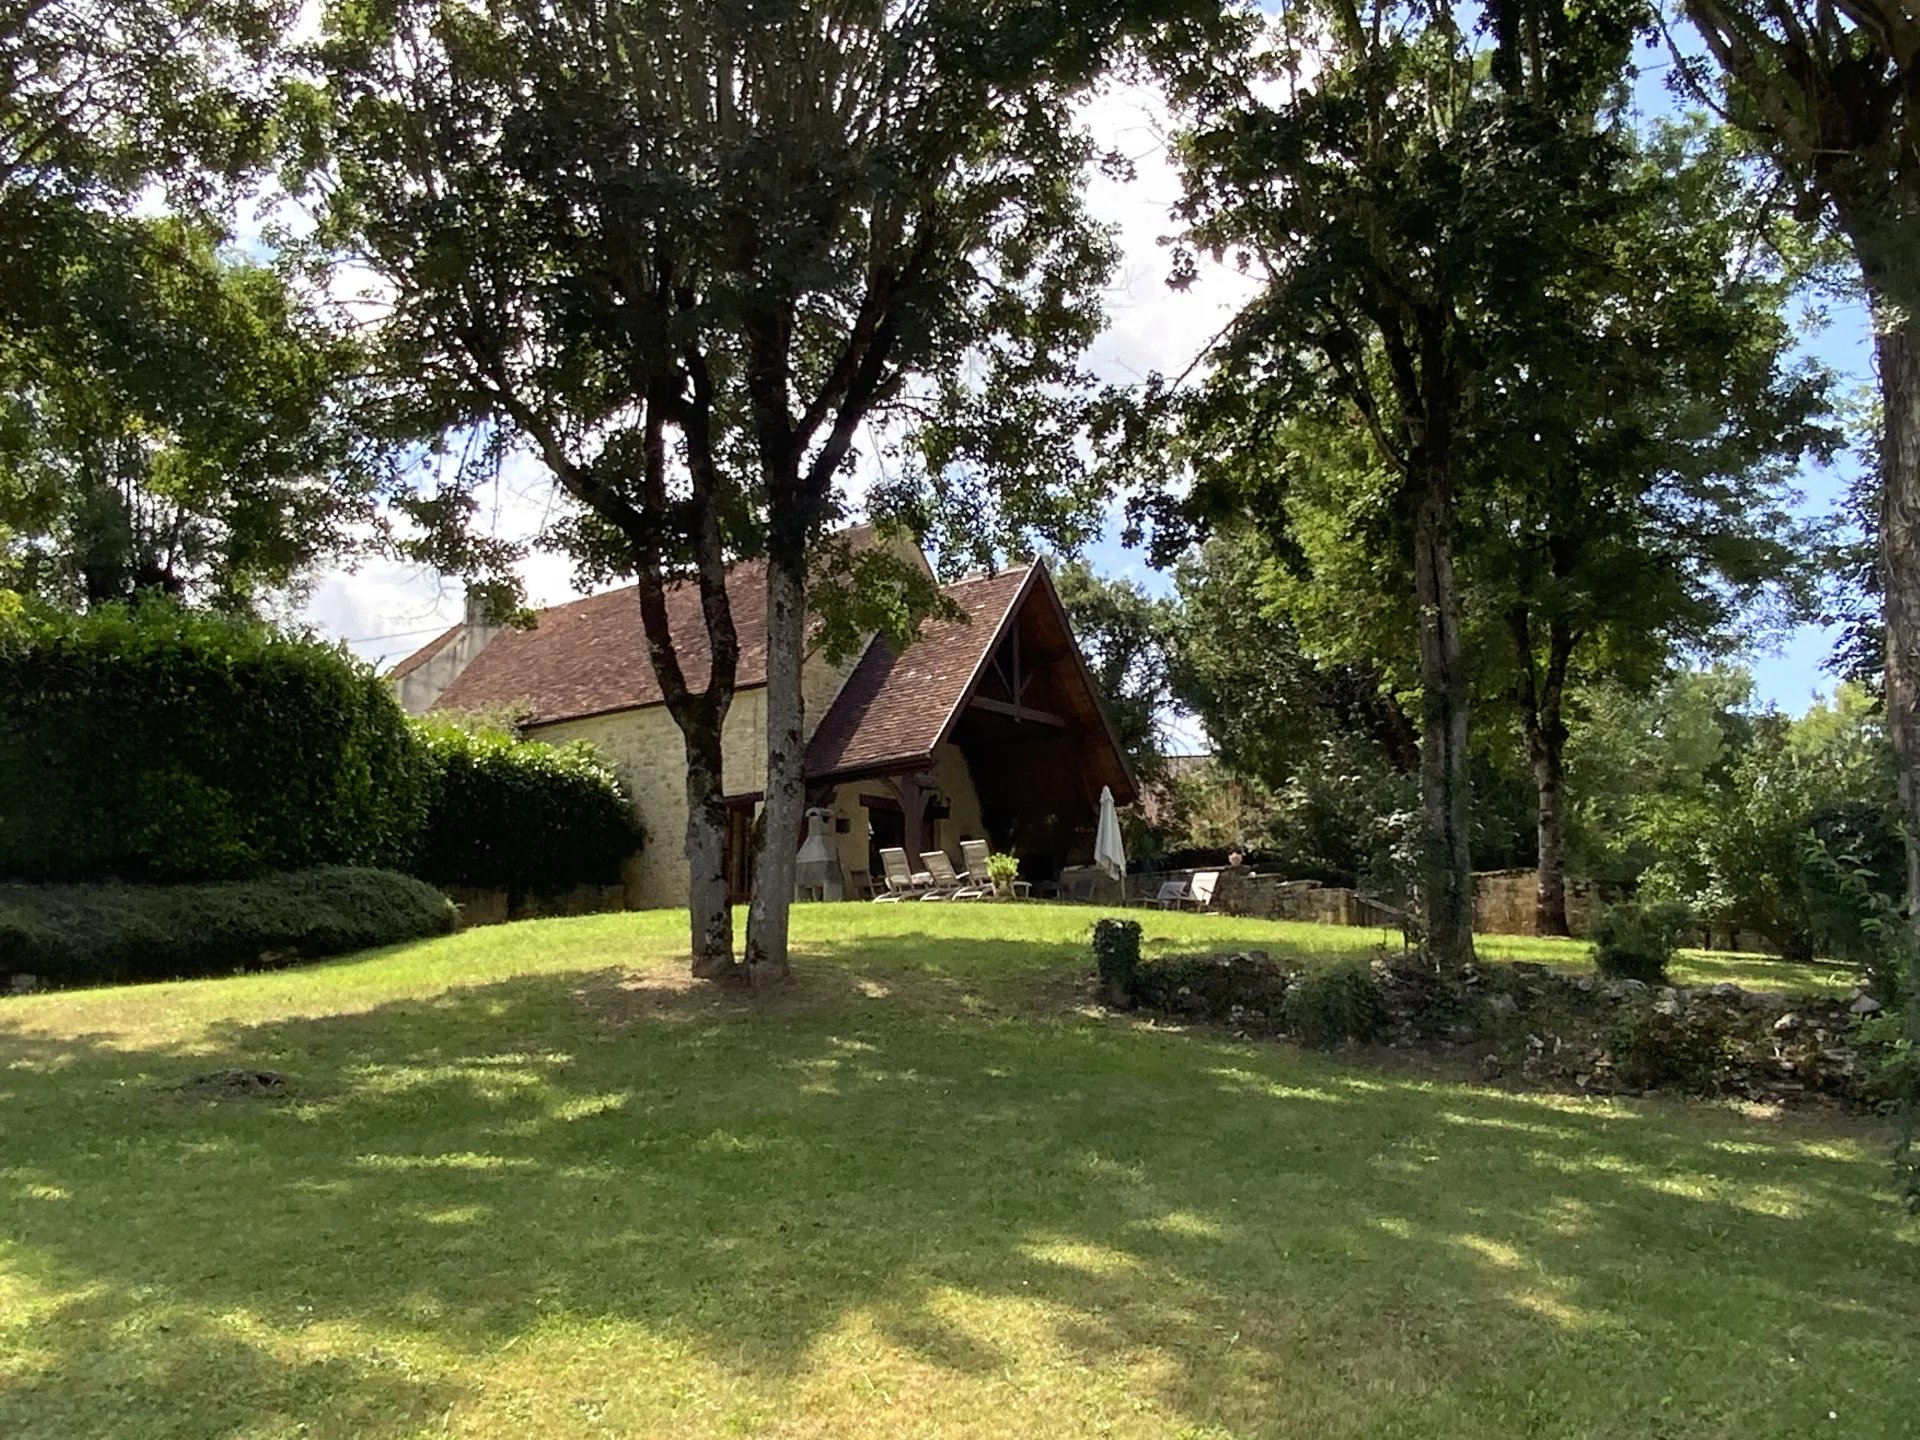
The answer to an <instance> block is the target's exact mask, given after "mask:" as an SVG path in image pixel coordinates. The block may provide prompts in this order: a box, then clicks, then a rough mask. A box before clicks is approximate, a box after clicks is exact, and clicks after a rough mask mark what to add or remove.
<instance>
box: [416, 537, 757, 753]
mask: <svg viewBox="0 0 1920 1440" xmlns="http://www.w3.org/2000/svg"><path fill="white" fill-rule="evenodd" d="M727 598H728V600H729V601H730V602H731V604H732V607H733V626H734V631H735V633H736V634H737V635H738V636H739V639H740V665H739V669H738V671H737V672H736V676H735V680H734V684H735V688H736V689H741V690H747V689H751V688H752V687H754V686H756V685H764V684H766V683H767V586H766V565H765V562H763V561H759V560H743V561H741V562H740V563H738V564H736V565H734V566H733V568H732V569H730V570H729V571H728V572H727ZM667 620H668V624H669V625H670V626H671V629H672V633H673V641H674V647H675V649H677V650H678V651H679V654H680V665H681V668H682V669H683V670H684V671H685V673H686V677H687V683H688V684H689V685H690V686H692V687H693V688H694V689H695V690H699V689H701V688H703V687H704V686H705V685H706V683H707V666H708V654H707V627H706V625H705V623H704V621H703V620H702V618H701V615H700V588H699V586H698V585H696V584H693V583H692V582H687V583H683V584H679V585H675V586H673V587H672V588H671V589H669V590H668V591H667ZM408 663H416V664H417V663H419V662H418V659H417V657H416V659H415V660H414V661H413V662H407V661H403V662H402V664H408ZM395 673H396V674H399V673H400V672H399V671H398V670H396V671H395ZM661 698H662V697H661V694H660V683H659V681H658V680H656V679H655V678H654V674H653V662H652V661H651V660H650V659H648V657H647V637H646V631H645V629H644V628H643V627H642V625H641V623H640V600H639V596H638V594H637V592H636V589H635V587H634V586H631V585H628V586H623V587H622V588H621V589H618V590H609V591H607V592H606V593H605V594H602V595H590V596H588V597H587V598H586V599H585V600H575V601H573V602H571V603H570V604H566V605H555V606H553V607H551V608H549V609H546V610H542V611H540V612H539V614H538V617H537V620H536V623H535V625H534V628H533V629H531V630H502V631H501V632H500V633H499V634H497V635H495V636H494V637H493V638H492V639H491V640H489V641H488V642H487V644H486V647H485V648H484V649H482V650H481V651H480V653H479V654H478V655H476V656H474V657H473V660H472V661H471V663H469V664H468V666H467V668H466V669H464V670H462V671H461V672H460V675H459V677H458V678H457V679H456V680H455V681H454V682H453V683H452V684H451V685H449V686H448V687H447V688H446V690H445V691H444V692H442V694H441V696H440V698H439V699H438V700H437V701H435V702H434V708H435V709H437V710H486V709H491V708H494V707H496V706H504V705H516V704H524V705H526V706H527V707H528V708H529V710H530V712H531V713H530V716H529V718H530V719H531V720H532V721H534V722H535V723H538V724H545V723H549V722H552V721H555V720H573V719H578V718H579V717H581V716H584V715H601V714H605V713H606V712H607V711H610V710H632V709H637V708H638V707H640V706H642V705H658V704H659V703H660V701H661Z"/></svg>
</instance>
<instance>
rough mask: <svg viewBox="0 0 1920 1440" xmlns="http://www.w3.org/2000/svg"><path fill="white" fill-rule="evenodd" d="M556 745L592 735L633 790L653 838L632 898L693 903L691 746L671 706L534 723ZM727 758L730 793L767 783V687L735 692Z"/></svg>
mask: <svg viewBox="0 0 1920 1440" xmlns="http://www.w3.org/2000/svg"><path fill="white" fill-rule="evenodd" d="M528 734H530V735H531V736H533V737H534V738H535V739H538V740H545V741H548V742H549V743H551V744H555V745H560V744H565V743H566V742H567V741H569V740H586V741H590V742H591V743H592V744H593V745H594V747H595V748H596V749H598V750H599V751H600V753H601V754H602V755H604V756H606V757H607V759H608V760H610V761H611V762H612V763H613V766H614V768H615V769H616V770H618V771H619V772H620V778H621V779H622V780H624V781H625V782H626V784H627V788H628V790H629V791H630V792H631V793H632V795H633V808H634V810H635V812H636V813H638V815H639V816H640V823H641V824H643V825H644V826H646V830H647V842H646V844H645V845H643V846H642V847H641V849H640V853H639V854H638V855H635V856H634V857H633V858H632V859H631V860H629V861H628V862H627V864H626V870H625V878H626V895H627V905H628V907H629V908H631V909H635V910H647V909H652V908H653V907H655V906H660V905H684V904H686V903H687V844H686V835H687V751H686V746H685V744H684V743H683V742H682V740H681V738H680V727H679V726H678V725H676V724H674V722H673V716H671V715H669V714H668V713H667V707H666V706H664V705H649V706H647V707H646V708H645V709H644V710H620V711H616V712H614V713H613V714H611V715H589V716H587V717H586V718H585V719H581V720H562V721H559V722H558V723H556V724H552V725H537V726H532V727H529V729H528ZM720 764H721V774H722V779H723V783H724V785H725V787H726V791H727V793H728V794H729V795H738V794H752V793H754V792H756V791H758V790H760V789H762V788H764V786H765V784H766V773H767V771H766V765H767V692H766V691H765V690H762V689H758V688H756V689H753V690H744V691H742V692H741V693H740V694H738V695H735V696H734V697H733V706H732V708H731V709H730V710H728V711H727V723H726V726H725V728H724V729H722V731H721V732H720Z"/></svg>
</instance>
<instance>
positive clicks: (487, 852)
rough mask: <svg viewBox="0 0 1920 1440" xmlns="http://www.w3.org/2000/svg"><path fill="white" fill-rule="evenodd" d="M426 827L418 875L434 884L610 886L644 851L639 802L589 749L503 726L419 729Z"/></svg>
mask: <svg viewBox="0 0 1920 1440" xmlns="http://www.w3.org/2000/svg"><path fill="white" fill-rule="evenodd" d="M414 724H415V733H416V736H417V738H418V743H419V746H420V750H421V755H422V759H423V762H424V765H425V769H426V785H427V791H428V801H427V816H426V824H425V827H424V830H423V832H422V835H421V840H420V845H419V850H418V858H417V860H416V863H415V873H417V874H419V875H420V876H421V877H422V878H424V879H427V880H430V881H432V882H433V883H434V884H436V885H447V886H461V887H465V888H470V889H476V890H504V891H506V892H507V894H508V897H509V903H510V905H511V904H512V903H514V902H517V901H518V899H519V898H520V897H521V896H524V895H556V894H560V893H562V892H564V891H566V890H569V889H571V888H572V887H573V886H576V885H611V884H613V883H615V882H616V881H618V880H619V879H620V866H621V862H622V861H624V860H626V859H627V858H628V857H629V856H630V855H632V854H633V852H634V851H635V850H637V849H639V847H640V840H641V836H640V830H639V825H638V822H637V821H636V819H635V817H634V813H633V803H632V801H631V799H630V798H629V797H628V795H627V793H626V789H625V787H624V786H623V785H621V783H620V780H619V778H618V777H617V776H616V775H615V774H614V772H613V770H612V768H611V767H610V766H608V765H607V763H606V762H605V761H603V760H601V759H600V758H599V756H598V755H596V754H595V753H594V751H593V750H592V748H591V747H590V746H588V745H586V744H584V743H575V744H571V745H561V746H554V745H545V744H542V743H540V742H538V741H532V740H519V739H516V738H515V737H514V736H513V734H512V733H511V732H509V731H507V730H504V729H501V728H498V727H482V728H479V729H470V728H463V727H462V726H460V725H458V724H455V723H453V722H451V721H447V720H431V721H416V722H414Z"/></svg>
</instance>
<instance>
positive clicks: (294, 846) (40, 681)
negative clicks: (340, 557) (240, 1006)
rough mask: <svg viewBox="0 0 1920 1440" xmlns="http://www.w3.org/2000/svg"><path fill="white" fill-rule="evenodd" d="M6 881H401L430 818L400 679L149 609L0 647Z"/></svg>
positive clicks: (41, 615) (269, 635)
mask: <svg viewBox="0 0 1920 1440" xmlns="http://www.w3.org/2000/svg"><path fill="white" fill-rule="evenodd" d="M0 713H4V714H5V715H6V716H7V724H6V725H5V726H4V727H3V728H0V876H7V877H12V878H17V879H30V880H88V879H101V878H108V877H112V878H118V879H123V880H154V881H191V880H208V879H224V878H232V877H241V876H248V875H256V874H260V873H263V872H266V871H277V870H297V869H305V868H309V867H312V866H316V865H356V866H385V867H391V868H406V866H407V865H408V864H409V863H410V861H411V859H412V854H413V847H414V843H415V839H416V837H417V835H418V832H419V827H420V823H421V818H422V816H423V814H424V810H425V801H426V796H425V793H424V790H423V787H422V785H421V783H420V775H419V771H418V766H417V765H416V762H415V754H414V747H413V744H412V741H411V737H410V734H409V732H408V729H407V726H406V722H405V718H404V717H403V716H402V714H401V713H400V709H399V707H398V706H397V705H396V704H395V702H394V699H393V696H392V693H391V691H390V690H389V689H388V687H387V685H386V683H385V682H384V681H382V680H381V679H380V678H379V677H378V676H376V675H374V674H373V673H372V672H371V671H370V670H368V669H367V668H366V667H365V666H363V665H361V664H360V663H359V662H357V661H355V660H353V659H352V658H351V657H350V656H348V655H347V654H346V653H345V652H344V651H342V650H340V649H338V648H337V647H335V646H331V645H326V644H322V643H320V642H319V641H316V640H309V639H298V638H290V637H286V636H282V635H278V634H276V633H274V632H273V631H271V630H269V629H267V628H266V627H264V626H262V625H259V624H255V623H253V622H249V621H245V620H241V619H236V618H228V617H223V616H217V615H209V614H196V613H193V612H189V611H183V610H180V609H178V608H176V607H174V606H172V605H169V604H164V603H159V602H153V603H143V604H141V605H138V606H136V607H133V608H131V609H129V608H126V607H122V606H117V605H109V606H103V607H102V608H100V609H98V610H96V611H93V612H91V613H89V614H87V615H85V616H83V617H74V616H70V615H64V614H60V613H57V612H54V611H50V610H46V609H40V608H34V609H30V610H28V611H27V612H25V613H24V614H23V615H22V617H21V618H20V619H19V620H18V621H17V622H16V623H14V624H12V625H10V626H8V627H7V628H6V629H5V631H4V632H0Z"/></svg>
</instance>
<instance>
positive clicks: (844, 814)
mask: <svg viewBox="0 0 1920 1440" xmlns="http://www.w3.org/2000/svg"><path fill="white" fill-rule="evenodd" d="M933 773H934V785H935V789H936V791H937V792H938V794H939V795H940V797H941V798H942V799H944V800H945V801H946V802H947V805H948V812H947V815H946V817H945V818H944V819H941V820H936V821H933V822H931V823H930V824H929V826H928V829H929V830H930V831H931V834H930V835H929V837H928V838H929V842H930V843H931V844H934V845H937V846H939V847H940V848H941V849H942V850H945V851H946V852H947V856H948V858H949V859H951V860H952V861H953V864H954V868H955V869H960V868H961V856H960V841H961V839H962V837H971V838H973V839H979V838H981V837H983V836H985V834H986V833H987V831H986V826H985V824H984V823H983V822H982V821H981V819H980V795H979V792H978V791H976V790H975V789H974V788H973V774H972V772H971V771H969V770H968V769H967V760H966V756H965V755H963V754H962V753H961V751H960V747H959V746H957V745H942V746H941V747H940V748H939V750H938V751H936V752H935V754H934V766H933ZM863 796H877V797H879V798H881V799H884V800H890V801H892V802H894V803H895V804H898V803H899V802H900V791H899V789H898V787H896V786H895V785H894V784H893V782H892V781H890V780H884V779H872V780H849V781H847V782H845V783H844V784H842V785H840V786H839V787H838V788H837V789H836V790H835V791H834V796H833V806H832V809H833V815H834V827H833V828H834V841H835V843H836V844H837V845H838V846H839V850H840V869H841V873H842V874H843V875H845V877H846V880H847V884H848V887H849V889H848V892H847V893H848V894H849V895H852V894H855V893H857V892H856V891H855V890H854V889H853V888H852V887H853V886H854V877H855V876H858V875H861V874H864V873H865V872H866V870H867V864H868V859H867V848H868V847H867V839H868V837H867V807H866V806H865V805H863V804H861V798H862V797H863ZM843 825H844V826H845V828H844V829H843V828H841V827H842V826H843ZM916 868H917V859H916ZM873 879H874V881H875V882H876V883H880V877H879V876H877V875H876V876H874V877H873Z"/></svg>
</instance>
